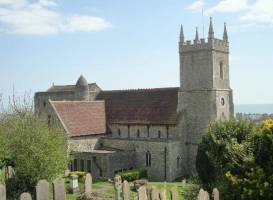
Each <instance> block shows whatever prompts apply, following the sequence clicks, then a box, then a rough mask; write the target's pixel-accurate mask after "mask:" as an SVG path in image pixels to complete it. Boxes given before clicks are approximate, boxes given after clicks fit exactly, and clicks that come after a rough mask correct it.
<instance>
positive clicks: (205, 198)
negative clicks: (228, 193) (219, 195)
mask: <svg viewBox="0 0 273 200" xmlns="http://www.w3.org/2000/svg"><path fill="white" fill-rule="evenodd" d="M197 200H209V193H208V192H207V191H205V190H203V189H202V188H201V189H200V190H199V193H198V196H197Z"/></svg>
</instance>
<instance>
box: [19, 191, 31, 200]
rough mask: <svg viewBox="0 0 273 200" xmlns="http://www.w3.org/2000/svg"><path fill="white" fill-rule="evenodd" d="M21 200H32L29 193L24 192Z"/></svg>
mask: <svg viewBox="0 0 273 200" xmlns="http://www.w3.org/2000/svg"><path fill="white" fill-rule="evenodd" d="M20 200H32V198H31V195H30V194H29V193H27V192H24V193H22V194H21V195H20Z"/></svg>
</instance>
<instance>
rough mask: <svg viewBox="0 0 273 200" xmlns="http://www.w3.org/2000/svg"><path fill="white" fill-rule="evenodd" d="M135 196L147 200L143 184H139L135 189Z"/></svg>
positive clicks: (140, 199)
mask: <svg viewBox="0 0 273 200" xmlns="http://www.w3.org/2000/svg"><path fill="white" fill-rule="evenodd" d="M137 196H138V200H148V199H147V192H146V187H145V186H140V188H139V189H138V190H137Z"/></svg>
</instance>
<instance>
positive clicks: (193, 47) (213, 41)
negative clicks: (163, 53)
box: [179, 18, 229, 53]
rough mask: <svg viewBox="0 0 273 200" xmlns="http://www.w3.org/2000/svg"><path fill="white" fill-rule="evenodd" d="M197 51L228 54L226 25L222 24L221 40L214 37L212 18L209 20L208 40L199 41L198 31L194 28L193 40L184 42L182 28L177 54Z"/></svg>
mask: <svg viewBox="0 0 273 200" xmlns="http://www.w3.org/2000/svg"><path fill="white" fill-rule="evenodd" d="M199 50H215V51H221V52H226V53H228V52H229V42H228V35H227V28H226V23H225V24H224V33H223V39H217V38H215V37H214V29H213V24H212V18H210V24H209V32H208V39H205V38H201V39H199V35H198V29H197V28H196V33H195V39H194V40H187V41H185V36H184V32H183V27H182V25H181V29H180V41H179V52H180V53H186V52H192V51H199Z"/></svg>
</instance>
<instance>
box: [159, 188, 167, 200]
mask: <svg viewBox="0 0 273 200" xmlns="http://www.w3.org/2000/svg"><path fill="white" fill-rule="evenodd" d="M159 199H160V200H166V199H167V198H166V189H165V188H160V191H159Z"/></svg>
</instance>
